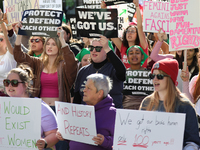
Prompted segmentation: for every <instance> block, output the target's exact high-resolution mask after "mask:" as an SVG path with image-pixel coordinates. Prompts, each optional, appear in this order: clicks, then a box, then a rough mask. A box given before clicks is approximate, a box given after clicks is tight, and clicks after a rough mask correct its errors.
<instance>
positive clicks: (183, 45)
mask: <svg viewBox="0 0 200 150" xmlns="http://www.w3.org/2000/svg"><path fill="white" fill-rule="evenodd" d="M199 8H200V1H195V0H181V1H180V0H171V5H170V38H169V50H170V51H177V50H185V49H192V48H197V47H200V41H199V40H200V21H199V19H198V17H197V16H199V14H200V12H199Z"/></svg>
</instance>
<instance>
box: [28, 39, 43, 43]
mask: <svg viewBox="0 0 200 150" xmlns="http://www.w3.org/2000/svg"><path fill="white" fill-rule="evenodd" d="M30 41H31V43H33V42H34V41H35V43H38V42H40V41H42V40H41V39H31V40H30Z"/></svg>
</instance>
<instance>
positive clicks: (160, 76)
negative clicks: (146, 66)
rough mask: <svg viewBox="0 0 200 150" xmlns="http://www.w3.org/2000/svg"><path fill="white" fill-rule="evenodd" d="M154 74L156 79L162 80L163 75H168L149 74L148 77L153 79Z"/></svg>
mask: <svg viewBox="0 0 200 150" xmlns="http://www.w3.org/2000/svg"><path fill="white" fill-rule="evenodd" d="M155 76H156V77H157V79H158V80H162V79H163V78H164V77H169V76H168V75H164V74H150V75H149V78H150V79H154V78H155Z"/></svg>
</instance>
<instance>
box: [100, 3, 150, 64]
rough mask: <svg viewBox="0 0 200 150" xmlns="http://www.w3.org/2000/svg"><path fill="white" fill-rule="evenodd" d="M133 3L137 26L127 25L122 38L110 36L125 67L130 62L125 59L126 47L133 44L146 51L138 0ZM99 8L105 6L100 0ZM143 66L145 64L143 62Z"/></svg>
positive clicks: (146, 45) (146, 44) (146, 46)
mask: <svg viewBox="0 0 200 150" xmlns="http://www.w3.org/2000/svg"><path fill="white" fill-rule="evenodd" d="M133 3H134V4H135V6H136V14H137V26H135V25H130V26H128V27H127V28H126V29H125V31H124V33H123V36H122V40H121V39H120V38H112V39H111V40H112V41H113V43H114V44H115V45H116V46H117V48H118V49H119V51H120V53H121V58H122V62H123V63H124V65H125V67H126V68H130V64H129V63H128V59H127V55H126V52H127V49H128V48H129V47H131V46H133V45H139V46H140V47H141V48H142V49H143V50H144V52H145V53H146V54H147V53H148V43H147V40H146V37H145V34H144V32H143V27H142V16H141V12H140V8H139V0H133ZM101 8H106V6H105V3H104V2H103V1H102V4H101ZM143 66H144V67H146V66H147V63H146V62H145V63H144V65H143Z"/></svg>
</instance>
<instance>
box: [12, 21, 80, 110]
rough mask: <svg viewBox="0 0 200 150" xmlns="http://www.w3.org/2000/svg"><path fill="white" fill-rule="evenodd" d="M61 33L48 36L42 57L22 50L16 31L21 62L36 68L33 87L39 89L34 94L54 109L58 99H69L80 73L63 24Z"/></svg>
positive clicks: (15, 48) (15, 55)
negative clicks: (30, 54)
mask: <svg viewBox="0 0 200 150" xmlns="http://www.w3.org/2000/svg"><path fill="white" fill-rule="evenodd" d="M18 27H21V23H19V24H18ZM58 36H59V38H57V37H48V38H47V39H46V42H45V44H44V52H43V54H42V56H41V57H40V58H39V59H38V58H35V57H32V56H29V55H28V54H26V53H24V52H22V51H21V35H17V39H16V42H15V47H14V52H13V53H14V58H15V60H16V61H17V62H18V63H26V64H27V65H29V66H30V67H31V68H32V70H33V73H34V75H35V78H34V79H33V87H34V88H35V89H36V91H35V93H34V94H33V96H34V97H41V98H42V100H43V101H44V102H46V103H47V104H48V105H50V107H51V108H52V109H53V110H54V111H55V101H63V102H70V88H71V86H72V85H73V83H74V81H75V78H76V74H77V60H76V59H75V57H74V54H73V52H72V51H71V50H70V49H69V46H68V44H67V43H66V42H65V40H64V31H63V30H62V29H61V28H59V29H58Z"/></svg>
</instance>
